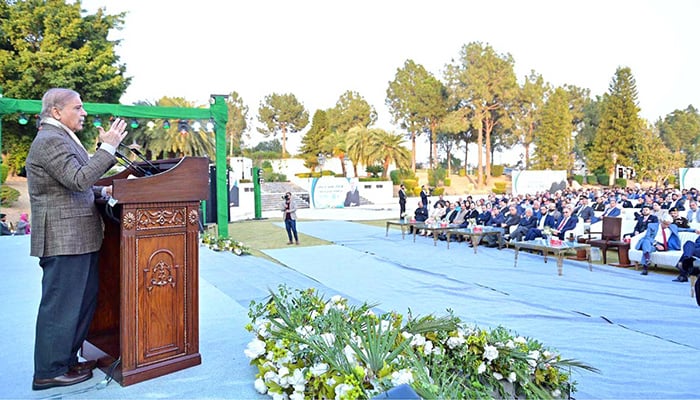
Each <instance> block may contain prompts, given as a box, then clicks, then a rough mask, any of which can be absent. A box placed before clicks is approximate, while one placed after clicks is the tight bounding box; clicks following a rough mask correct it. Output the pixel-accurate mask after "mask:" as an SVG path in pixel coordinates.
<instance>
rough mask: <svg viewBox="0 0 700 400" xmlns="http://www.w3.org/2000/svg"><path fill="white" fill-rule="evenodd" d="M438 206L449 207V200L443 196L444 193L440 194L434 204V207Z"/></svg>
mask: <svg viewBox="0 0 700 400" xmlns="http://www.w3.org/2000/svg"><path fill="white" fill-rule="evenodd" d="M438 206H442V208H445V207H447V201H446V200H445V199H443V198H442V195H440V196H438V199H437V201H436V202H435V204H434V205H433V208H437V207H438Z"/></svg>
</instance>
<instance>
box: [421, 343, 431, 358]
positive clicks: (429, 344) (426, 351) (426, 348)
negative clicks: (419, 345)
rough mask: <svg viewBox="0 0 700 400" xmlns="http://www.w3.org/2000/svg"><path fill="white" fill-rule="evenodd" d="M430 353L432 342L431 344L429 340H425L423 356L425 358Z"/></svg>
mask: <svg viewBox="0 0 700 400" xmlns="http://www.w3.org/2000/svg"><path fill="white" fill-rule="evenodd" d="M432 351H433V342H431V341H430V340H426V341H425V345H424V346H423V354H425V355H426V356H429V355H430V353H432Z"/></svg>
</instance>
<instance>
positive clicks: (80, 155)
mask: <svg viewBox="0 0 700 400" xmlns="http://www.w3.org/2000/svg"><path fill="white" fill-rule="evenodd" d="M115 163H116V158H115V157H114V156H113V155H111V154H109V152H107V151H105V150H97V151H96V152H95V154H94V155H93V156H92V157H91V158H90V157H89V156H88V154H87V153H86V152H85V151H84V150H83V149H82V148H81V147H80V146H78V144H77V143H75V142H74V141H73V140H72V139H71V138H70V136H68V134H67V133H66V132H65V131H63V130H62V129H61V128H59V127H55V126H53V125H48V124H44V125H42V127H41V130H40V131H39V132H38V133H37V135H36V138H35V139H34V142H33V143H32V146H31V148H30V149H29V155H28V156H27V161H26V169H27V184H28V185H27V186H28V189H29V199H30V201H31V210H32V214H31V219H32V220H31V226H32V235H31V251H30V254H31V255H32V256H36V257H50V256H57V255H72V254H85V253H90V252H93V251H97V250H99V249H100V246H101V245H102V237H103V229H102V219H101V217H100V214H99V212H98V210H97V207H95V196H96V195H97V196H99V195H100V190H101V187H93V185H94V184H95V182H97V180H98V179H100V177H102V175H103V174H104V173H105V172H107V171H108V170H109V169H110V168H111V167H112V166H113V165H114V164H115Z"/></svg>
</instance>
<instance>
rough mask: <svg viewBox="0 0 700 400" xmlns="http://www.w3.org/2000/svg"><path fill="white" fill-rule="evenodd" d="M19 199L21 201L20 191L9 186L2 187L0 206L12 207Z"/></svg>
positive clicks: (0, 189)
mask: <svg viewBox="0 0 700 400" xmlns="http://www.w3.org/2000/svg"><path fill="white" fill-rule="evenodd" d="M17 199H19V190H17V189H15V188H13V187H9V186H0V205H2V206H3V207H10V206H11V205H12V203H14V202H15V201H17Z"/></svg>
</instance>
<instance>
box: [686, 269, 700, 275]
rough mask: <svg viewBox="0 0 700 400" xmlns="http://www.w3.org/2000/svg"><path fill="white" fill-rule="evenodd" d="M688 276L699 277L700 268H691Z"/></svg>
mask: <svg viewBox="0 0 700 400" xmlns="http://www.w3.org/2000/svg"><path fill="white" fill-rule="evenodd" d="M688 275H695V276H698V275H700V268H698V267H693V268H691V269H690V272H688Z"/></svg>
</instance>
